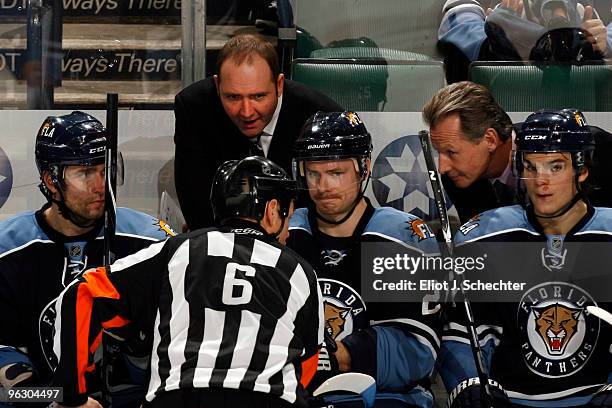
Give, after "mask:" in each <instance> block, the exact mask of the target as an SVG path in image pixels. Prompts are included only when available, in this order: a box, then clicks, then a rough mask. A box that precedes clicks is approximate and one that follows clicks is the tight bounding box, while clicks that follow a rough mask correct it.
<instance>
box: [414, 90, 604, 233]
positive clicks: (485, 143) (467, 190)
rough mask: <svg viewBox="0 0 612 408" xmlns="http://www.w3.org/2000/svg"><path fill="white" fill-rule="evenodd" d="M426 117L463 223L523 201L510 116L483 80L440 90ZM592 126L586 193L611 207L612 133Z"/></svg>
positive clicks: (446, 184)
mask: <svg viewBox="0 0 612 408" xmlns="http://www.w3.org/2000/svg"><path fill="white" fill-rule="evenodd" d="M423 120H424V121H425V123H426V124H427V125H429V127H430V131H431V141H432V144H433V146H434V148H435V149H436V150H437V151H438V154H439V164H438V166H439V170H440V173H441V174H442V181H443V183H444V188H445V190H446V193H447V194H448V196H449V198H450V199H451V201H452V202H453V204H454V205H455V208H456V209H457V213H458V214H459V218H460V220H461V222H462V223H464V222H466V221H467V220H468V219H470V218H471V217H473V216H475V215H477V214H479V213H481V212H483V211H486V210H490V209H492V208H497V207H502V206H506V205H513V204H518V203H520V194H517V191H516V188H517V180H516V178H515V177H514V175H513V174H512V150H513V125H512V121H511V119H510V117H509V116H508V115H507V114H506V112H504V110H503V109H502V108H501V106H499V105H498V104H497V102H496V101H495V99H494V98H493V96H492V95H491V93H490V92H489V91H488V90H487V89H486V88H485V87H484V86H482V85H478V84H475V83H473V82H469V81H463V82H457V83H454V84H451V85H448V86H447V87H445V88H443V89H441V90H439V91H438V92H437V93H436V94H435V95H434V96H433V98H432V99H431V100H430V101H429V102H428V103H427V104H426V105H425V107H424V108H423ZM520 126H521V123H517V124H516V125H515V126H514V128H516V129H520ZM590 130H591V132H592V133H593V135H594V137H595V145H596V147H595V152H594V157H593V158H594V162H593V163H592V164H591V165H590V166H589V180H590V181H591V183H590V184H591V185H592V188H591V189H590V191H589V192H588V198H589V200H590V202H591V204H592V205H594V206H600V207H612V178H611V177H609V175H610V174H611V173H612V160H610V159H609V157H610V155H611V154H612V135H611V134H610V133H608V132H606V131H605V130H603V129H600V128H598V127H596V126H590Z"/></svg>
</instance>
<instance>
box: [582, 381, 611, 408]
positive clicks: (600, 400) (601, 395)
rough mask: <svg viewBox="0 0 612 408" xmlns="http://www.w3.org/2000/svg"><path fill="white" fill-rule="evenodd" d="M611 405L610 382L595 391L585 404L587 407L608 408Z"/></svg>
mask: <svg viewBox="0 0 612 408" xmlns="http://www.w3.org/2000/svg"><path fill="white" fill-rule="evenodd" d="M610 407H612V384H608V385H606V386H604V387H603V388H602V389H600V390H599V391H597V392H596V393H595V395H593V398H592V399H591V401H589V403H588V404H587V408H610Z"/></svg>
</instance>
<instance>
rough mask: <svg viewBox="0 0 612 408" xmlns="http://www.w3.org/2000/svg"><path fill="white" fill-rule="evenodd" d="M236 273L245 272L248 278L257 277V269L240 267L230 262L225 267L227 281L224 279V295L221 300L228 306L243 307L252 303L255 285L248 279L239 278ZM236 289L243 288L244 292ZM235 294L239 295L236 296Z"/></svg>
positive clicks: (246, 266)
mask: <svg viewBox="0 0 612 408" xmlns="http://www.w3.org/2000/svg"><path fill="white" fill-rule="evenodd" d="M236 271H241V272H243V273H244V274H245V275H246V276H250V277H253V276H255V268H253V267H252V266H249V265H240V264H237V263H235V262H230V263H228V264H227V266H226V267H225V279H223V295H222V297H221V300H222V301H223V303H225V304H226V305H243V304H245V303H249V302H250V301H251V297H252V296H253V285H251V282H249V281H248V280H246V279H242V278H237V277H236ZM235 288H241V289H242V290H240V289H238V290H236V289H235ZM234 293H239V295H238V296H234Z"/></svg>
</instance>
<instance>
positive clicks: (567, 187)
mask: <svg viewBox="0 0 612 408" xmlns="http://www.w3.org/2000/svg"><path fill="white" fill-rule="evenodd" d="M523 168H524V170H523V174H522V175H521V177H522V178H523V181H524V182H525V187H526V188H527V194H528V195H529V199H530V200H531V203H532V204H533V208H534V211H535V214H536V215H542V216H554V215H555V214H558V213H559V212H561V211H562V210H563V208H564V207H565V206H566V205H567V204H568V203H569V202H570V201H571V200H572V199H573V198H574V196H575V195H576V193H577V187H576V183H575V180H574V174H575V170H574V167H573V166H572V157H571V155H570V153H528V154H525V156H524V158H523ZM585 179H586V174H582V175H581V176H580V177H579V182H582V181H584V180H585Z"/></svg>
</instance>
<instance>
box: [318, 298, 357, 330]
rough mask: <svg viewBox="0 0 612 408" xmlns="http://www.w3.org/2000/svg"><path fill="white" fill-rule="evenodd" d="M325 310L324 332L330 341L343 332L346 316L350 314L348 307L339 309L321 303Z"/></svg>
mask: <svg viewBox="0 0 612 408" xmlns="http://www.w3.org/2000/svg"><path fill="white" fill-rule="evenodd" d="M323 305H324V308H325V309H324V310H325V330H326V331H327V334H329V335H330V336H331V338H332V339H335V338H336V337H338V335H339V334H340V333H342V332H343V331H344V323H346V316H347V315H348V314H349V313H350V312H351V308H350V307H340V306H336V305H334V304H332V303H329V302H327V301H326V302H323Z"/></svg>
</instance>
